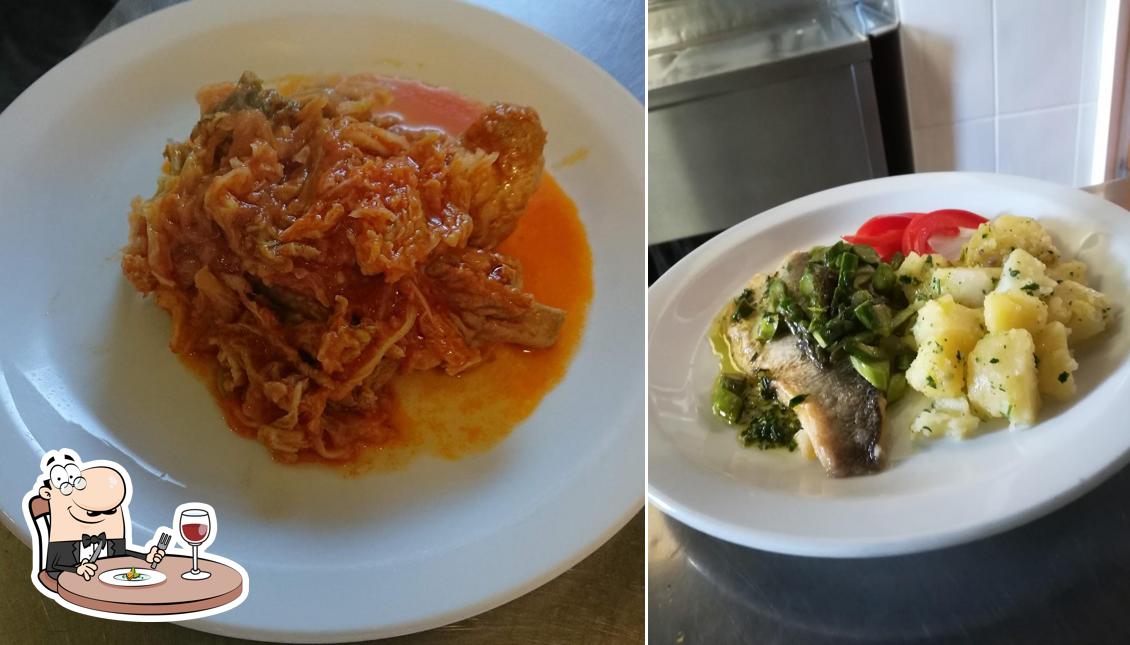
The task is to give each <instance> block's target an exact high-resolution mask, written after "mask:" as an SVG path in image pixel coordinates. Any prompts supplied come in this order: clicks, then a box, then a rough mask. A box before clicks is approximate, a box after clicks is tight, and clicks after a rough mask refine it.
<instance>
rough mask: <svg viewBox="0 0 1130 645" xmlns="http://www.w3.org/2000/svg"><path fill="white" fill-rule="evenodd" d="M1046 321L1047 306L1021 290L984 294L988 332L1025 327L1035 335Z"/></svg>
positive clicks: (993, 332)
mask: <svg viewBox="0 0 1130 645" xmlns="http://www.w3.org/2000/svg"><path fill="white" fill-rule="evenodd" d="M1002 280H1003V278H1002ZM1047 322H1048V306H1047V305H1045V304H1044V301H1042V300H1040V299H1039V298H1037V297H1035V296H1030V295H1028V294H1026V293H1024V292H1022V291H1005V292H1000V291H994V292H992V293H990V294H989V295H987V296H985V328H986V329H988V330H989V333H990V334H995V333H997V332H1002V331H1008V330H1009V329H1027V330H1028V333H1030V334H1032V335H1033V336H1035V335H1036V333H1037V332H1039V331H1040V329H1041V328H1042V327H1043V326H1044V325H1045V324H1046V323H1047Z"/></svg>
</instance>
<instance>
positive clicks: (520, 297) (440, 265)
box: [427, 249, 565, 348]
mask: <svg viewBox="0 0 1130 645" xmlns="http://www.w3.org/2000/svg"><path fill="white" fill-rule="evenodd" d="M427 275H428V277H429V278H431V279H432V280H434V281H435V282H438V283H440V284H441V285H442V290H441V292H442V293H443V294H444V299H445V300H446V303H447V305H448V306H449V307H450V308H451V309H452V310H453V311H454V312H455V313H456V315H457V316H458V317H459V319H460V320H461V321H462V322H463V324H464V325H465V326H466V327H467V328H468V330H470V331H471V333H472V334H473V336H474V340H475V342H476V343H483V342H491V341H502V342H508V343H514V344H516V345H521V346H523V347H532V348H540V347H549V346H550V345H552V344H553V343H554V342H556V341H557V335H558V333H559V332H560V331H561V325H562V324H564V322H565V312H564V311H562V310H561V309H557V308H555V307H549V306H546V305H543V304H541V303H538V302H536V301H535V300H534V299H533V296H531V295H530V294H528V293H526V292H524V291H522V271H521V267H519V266H518V263H517V261H516V260H514V259H512V258H508V257H506V256H504V255H502V254H500V253H495V252H493V251H485V250H482V249H464V250H463V251H462V252H459V253H448V254H445V255H442V256H440V257H438V258H436V259H435V260H434V261H432V263H431V264H429V265H428V269H427Z"/></svg>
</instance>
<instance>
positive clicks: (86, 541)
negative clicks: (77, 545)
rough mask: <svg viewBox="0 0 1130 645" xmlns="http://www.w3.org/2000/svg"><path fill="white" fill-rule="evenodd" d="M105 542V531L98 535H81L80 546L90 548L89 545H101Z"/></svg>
mask: <svg viewBox="0 0 1130 645" xmlns="http://www.w3.org/2000/svg"><path fill="white" fill-rule="evenodd" d="M105 541H106V532H105V531H103V532H101V533H99V534H98V535H87V534H86V533H83V534H82V545H83V546H90V545H91V544H102V543H103V542H105Z"/></svg>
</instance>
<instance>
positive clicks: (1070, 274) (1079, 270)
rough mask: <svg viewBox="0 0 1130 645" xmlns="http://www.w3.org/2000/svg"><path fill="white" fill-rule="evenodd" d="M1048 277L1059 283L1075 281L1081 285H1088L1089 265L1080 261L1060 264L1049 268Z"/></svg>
mask: <svg viewBox="0 0 1130 645" xmlns="http://www.w3.org/2000/svg"><path fill="white" fill-rule="evenodd" d="M1047 276H1048V277H1049V278H1051V279H1052V280H1055V281H1056V282H1057V283H1058V282H1063V281H1064V280H1074V281H1075V282H1078V283H1079V284H1082V285H1086V284H1087V265H1086V264H1084V263H1083V262H1081V261H1079V260H1068V261H1067V262H1060V263H1059V264H1053V265H1051V266H1049V267H1048V268H1047Z"/></svg>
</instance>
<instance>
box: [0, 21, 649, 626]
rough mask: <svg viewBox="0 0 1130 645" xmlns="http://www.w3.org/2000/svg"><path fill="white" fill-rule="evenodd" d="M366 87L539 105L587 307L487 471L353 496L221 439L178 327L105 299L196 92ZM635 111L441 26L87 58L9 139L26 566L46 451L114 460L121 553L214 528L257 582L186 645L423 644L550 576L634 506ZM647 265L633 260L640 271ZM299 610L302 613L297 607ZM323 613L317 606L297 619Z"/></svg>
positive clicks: (11, 355)
mask: <svg viewBox="0 0 1130 645" xmlns="http://www.w3.org/2000/svg"><path fill="white" fill-rule="evenodd" d="M245 69H252V70H255V71H256V72H258V73H259V74H261V75H262V76H264V77H271V76H276V75H280V74H283V73H293V72H306V73H313V72H332V71H341V72H356V71H374V72H378V73H385V74H393V75H402V76H409V77H414V78H419V79H422V80H425V81H427V82H430V83H433V84H436V85H442V86H447V87H451V88H454V89H456V90H459V91H462V92H464V93H466V94H468V95H470V96H472V97H476V98H480V99H482V100H508V101H513V102H517V103H524V104H528V105H533V106H535V107H536V108H537V109H538V111H539V112H540V114H541V117H542V120H543V123H544V124H545V127H546V129H547V131H548V132H549V145H548V147H547V150H546V159H547V165H549V166H551V167H552V164H553V163H554V162H556V161H558V160H560V159H562V158H564V157H566V156H568V155H569V154H570V153H572V152H574V151H575V150H577V149H579V148H587V150H588V155H587V158H586V159H585V160H584V161H582V162H580V163H576V164H574V165H570V166H568V167H565V168H561V169H553V173H554V176H555V177H556V178H557V179H558V181H559V182H560V183H561V184H562V185H563V186H564V188H565V189H566V191H567V192H568V193H569V195H570V196H571V197H572V198H573V199H574V200H575V201H576V203H577V205H578V207H579V209H580V213H581V217H582V219H583V220H584V223H585V227H586V229H587V232H588V238H589V242H590V244H591V246H592V251H593V259H594V265H593V270H594V280H595V285H596V288H595V295H594V298H593V301H592V305H591V309H590V311H589V317H588V323H587V328H586V331H585V336H584V339H583V342H582V344H581V346H580V348H579V349H578V352H577V354H576V356H575V357H574V359H573V362H572V364H571V366H570V368H569V371H568V374H567V375H566V377H565V378H564V380H563V381H562V382H561V383H560V384H559V385H558V386H557V388H556V389H554V390H553V391H552V392H551V393H550V394H549V395H548V396H547V397H546V398H545V399H544V400H543V401H542V403H541V405H540V406H539V407H538V409H537V411H536V412H535V413H534V414H533V415H532V416H531V417H530V418H529V419H527V420H526V422H525V423H523V424H522V425H521V426H519V427H518V428H516V429H515V431H514V432H513V433H512V434H511V436H510V437H509V438H508V439H507V440H506V441H504V442H502V443H501V444H500V445H498V446H496V447H495V448H494V449H493V450H490V451H488V452H487V453H485V454H482V455H478V456H475V457H470V458H466V459H462V460H460V461H454V462H452V461H445V460H438V459H421V460H419V461H417V462H415V463H413V464H412V465H411V466H410V467H409V468H407V469H406V470H404V471H400V472H394V473H389V474H375V475H371V476H364V477H360V478H355V479H347V478H343V477H342V476H340V475H338V474H337V473H335V472H331V471H330V470H327V469H324V468H318V467H282V466H280V465H278V464H275V463H273V462H272V461H271V460H270V458H269V457H268V455H267V453H266V451H264V450H263V448H262V447H261V446H260V445H259V444H257V443H256V442H254V441H249V440H245V439H242V438H239V437H237V436H235V435H234V434H233V433H232V432H231V431H229V430H228V429H227V428H226V427H225V425H224V423H223V420H222V418H221V416H220V413H219V410H218V408H217V406H216V404H215V403H214V402H213V401H212V400H211V398H210V397H209V395H208V394H207V392H206V391H205V389H204V387H203V386H202V385H201V384H200V383H199V382H198V381H197V380H196V379H195V378H194V377H193V376H191V375H190V374H189V373H188V372H187V371H186V370H185V368H184V367H183V366H182V365H181V364H180V363H179V362H178V361H177V359H176V358H175V357H174V356H173V355H172V354H171V353H170V352H169V350H168V341H169V323H168V316H167V315H166V314H165V313H164V312H163V311H161V310H159V309H158V308H157V307H156V306H155V305H154V304H153V303H152V302H150V301H143V300H142V299H141V298H140V297H138V296H137V294H136V293H134V292H133V290H132V289H131V288H130V287H129V285H128V284H127V283H126V282H125V281H124V279H123V278H122V276H121V275H120V270H119V267H118V262H119V256H118V250H119V249H120V247H121V246H122V244H123V242H124V241H125V239H126V232H127V226H126V214H127V213H128V211H129V201H130V199H131V198H132V197H133V196H135V195H149V194H151V193H152V192H153V190H154V187H155V185H156V184H155V181H156V173H157V170H158V168H159V166H160V163H161V156H160V154H161V150H162V149H163V146H164V144H165V141H166V139H168V138H170V137H183V136H185V135H186V133H188V132H189V130H190V129H191V127H192V125H193V123H194V122H195V120H196V111H197V109H196V106H195V102H194V100H193V96H194V93H195V91H196V89H197V88H199V87H200V86H201V85H203V84H205V83H209V82H213V81H217V80H225V79H233V78H237V77H238V76H239V74H240V72H242V71H243V70H245ZM643 118H644V117H643V108H642V106H641V105H640V104H639V103H638V102H637V101H635V100H634V99H633V98H632V97H631V95H630V94H628V93H627V91H626V90H624V89H623V88H621V87H620V86H619V85H618V84H617V83H616V82H615V81H614V80H612V79H611V77H609V76H607V75H606V74H605V73H604V72H602V71H601V70H599V69H598V68H597V67H596V66H595V65H593V64H592V63H590V62H589V61H587V60H586V59H584V58H582V57H581V56H580V55H578V54H576V53H575V52H573V51H572V50H570V49H568V48H567V47H565V46H563V45H561V44H559V43H557V42H555V41H553V40H551V39H549V38H547V37H545V36H543V35H541V34H539V33H537V32H535V31H534V30H532V29H529V28H527V27H524V26H522V25H519V24H517V23H515V22H512V21H510V20H508V19H505V18H502V17H500V16H497V15H495V14H493V13H490V12H488V11H485V10H482V9H478V8H475V7H470V6H465V5H461V4H454V3H446V2H426V3H423V2H419V3H418V2H397V3H385V2H364V1H347V0H338V1H333V2H318V3H310V2H301V1H298V0H288V1H283V2H274V1H267V0H256V1H253V2H239V3H227V2H223V3H220V2H216V3H210V2H209V3H189V4H186V5H178V6H176V7H173V8H170V9H167V10H164V11H159V12H157V13H155V14H152V15H150V16H147V17H145V18H143V19H141V20H139V21H137V22H135V23H132V24H129V25H127V26H125V27H123V28H121V29H119V30H117V31H114V32H112V33H111V34H109V35H108V36H106V37H104V38H101V39H99V40H98V41H96V42H94V43H92V44H91V45H90V46H88V47H86V48H84V49H82V50H80V51H79V52H78V53H77V54H76V55H74V56H72V57H71V58H69V59H67V60H66V61H64V62H63V63H62V64H60V65H59V66H58V67H56V68H55V69H53V70H52V71H51V72H49V73H48V74H47V75H45V76H44V77H43V78H41V79H40V80H39V81H38V82H36V83H35V84H34V85H33V86H32V87H31V88H30V89H28V90H27V91H26V92H25V93H24V94H23V95H22V96H20V98H19V99H17V100H16V101H15V103H13V104H12V105H11V106H10V107H9V108H8V109H7V110H6V111H5V112H4V114H3V115H0V141H3V142H4V144H3V146H0V196H2V198H0V223H2V226H3V230H4V233H3V235H0V275H3V276H4V289H3V290H2V292H0V308H2V309H3V311H4V315H3V316H0V491H2V492H3V494H2V495H0V510H2V511H3V519H4V521H5V523H6V524H7V526H8V527H9V528H10V529H11V530H13V532H15V533H16V534H17V535H19V536H21V537H22V539H23V540H24V541H25V542H27V541H28V540H29V539H30V537H29V535H28V533H27V529H26V526H25V525H24V521H23V519H22V517H21V508H20V499H21V496H22V492H23V491H26V490H27V487H28V486H31V485H32V484H33V483H34V481H35V479H36V477H37V475H38V473H37V472H36V471H37V469H38V466H37V464H38V462H39V455H40V454H41V451H43V450H46V449H51V448H58V447H63V446H66V447H70V448H73V449H75V450H77V451H78V452H79V454H80V455H82V456H83V457H85V458H87V459H95V458H105V459H114V460H117V461H119V462H120V463H122V464H123V465H125V466H126V467H127V468H128V469H129V471H130V474H131V475H132V478H133V483H134V485H135V492H134V495H133V503H132V505H131V512H132V519H133V521H134V539H135V540H137V541H139V542H142V543H143V542H145V541H146V540H147V539H149V537H150V536H151V535H152V534H153V531H154V529H156V528H157V527H158V526H161V525H165V526H171V524H170V522H172V521H173V511H174V509H175V508H176V506H177V505H178V504H180V503H184V502H189V501H202V502H207V503H210V504H212V505H213V506H214V507H215V509H216V511H217V514H218V518H219V520H220V524H221V525H222V531H220V532H218V535H217V539H216V543H215V545H214V547H213V548H214V550H215V551H216V553H218V554H221V555H224V556H226V557H230V558H232V559H234V560H236V561H237V562H239V563H241V564H242V565H243V566H244V567H246V569H247V571H248V573H249V576H250V584H249V589H250V593H249V595H248V597H247V600H246V601H245V602H244V603H243V604H242V605H241V606H239V607H238V608H236V609H234V610H232V611H230V612H228V613H224V614H221V615H218V616H212V617H209V618H205V619H201V620H194V621H191V622H189V623H187V625H188V626H190V627H193V628H197V629H203V630H205V631H210V632H216V633H222V634H227V635H232V636H240V637H252V638H263V639H270V640H305V641H315V640H325V641H341V640H352V639H363V638H375V637H383V636H392V635H396V634H403V633H407V632H412V631H417V630H422V629H427V628H431V627H436V626H439V625H442V624H445V623H449V622H452V621H455V620H459V619H462V618H465V617H468V616H471V615H473V614H476V613H479V612H482V611H485V610H487V609H490V608H492V607H495V606H497V605H499V604H501V603H504V602H506V601H508V600H511V599H512V598H515V597H517V596H519V595H521V594H523V593H525V592H527V591H530V590H531V589H533V588H535V587H537V586H539V585H541V584H542V583H544V582H546V581H548V580H550V579H551V578H553V577H554V576H556V575H558V574H559V573H561V572H562V571H564V570H565V569H567V568H568V567H570V566H571V565H573V564H575V563H576V562H578V561H579V560H581V559H582V558H583V557H585V556H586V555H588V554H589V553H590V552H592V551H593V550H594V549H595V548H596V547H598V546H599V545H600V544H602V543H603V542H604V541H605V540H607V539H608V538H609V537H610V536H612V535H613V534H614V533H615V532H616V531H617V530H618V529H619V528H620V527H621V526H623V524H624V523H625V522H627V520H628V519H629V518H630V517H631V516H632V515H633V514H634V513H635V512H636V511H637V510H638V509H639V508H640V507H641V506H642V503H643V485H642V482H643V468H644V466H643V458H644V456H643V451H642V450H641V446H642V445H643V439H644V436H643V433H644V424H643V410H642V407H641V406H640V405H639V403H640V401H641V400H642V397H643V355H644V354H643V352H644V350H643V337H642V335H641V334H640V330H641V329H642V327H643V325H642V323H643V299H642V298H641V297H640V288H641V287H640V286H641V285H642V284H644V275H643V273H644V269H643V263H642V262H641V257H640V252H642V248H641V241H642V240H643V235H644V215H643V213H644V211H643V208H644V206H643V204H644V200H643V174H644V171H643ZM637 251H639V252H637ZM296 590H300V591H301V593H296ZM312 598H313V599H317V600H318V601H317V602H311V601H310V599H312Z"/></svg>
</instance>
